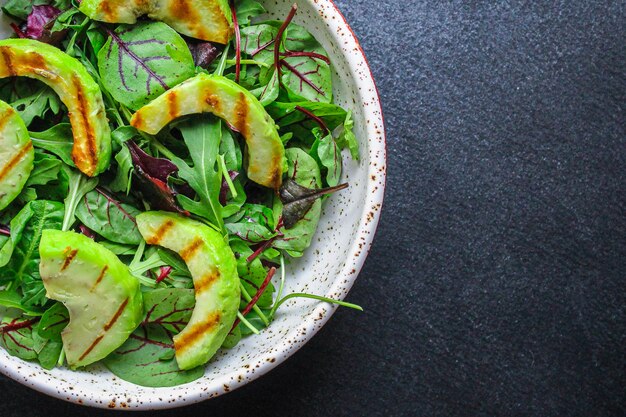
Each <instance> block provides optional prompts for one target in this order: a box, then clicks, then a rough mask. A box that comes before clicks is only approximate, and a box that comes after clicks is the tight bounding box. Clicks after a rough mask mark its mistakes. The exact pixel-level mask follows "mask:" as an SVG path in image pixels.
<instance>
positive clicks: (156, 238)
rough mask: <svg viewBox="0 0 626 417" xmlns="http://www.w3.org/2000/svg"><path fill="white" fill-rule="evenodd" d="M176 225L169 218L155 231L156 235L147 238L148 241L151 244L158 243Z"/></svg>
mask: <svg viewBox="0 0 626 417" xmlns="http://www.w3.org/2000/svg"><path fill="white" fill-rule="evenodd" d="M173 226H174V221H173V220H167V221H166V222H165V223H163V224H162V225H161V226H159V228H158V229H157V230H156V232H154V235H152V236H150V238H149V239H146V242H147V243H148V244H150V245H158V244H159V243H161V240H163V236H165V234H166V233H167V232H168V231H169V230H170V229H171V228H172V227H173Z"/></svg>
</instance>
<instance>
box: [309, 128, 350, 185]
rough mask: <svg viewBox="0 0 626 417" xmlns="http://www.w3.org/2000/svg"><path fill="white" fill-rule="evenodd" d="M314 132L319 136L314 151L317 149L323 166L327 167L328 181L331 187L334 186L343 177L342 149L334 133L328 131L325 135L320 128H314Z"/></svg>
mask: <svg viewBox="0 0 626 417" xmlns="http://www.w3.org/2000/svg"><path fill="white" fill-rule="evenodd" d="M313 134H314V135H315V137H316V138H317V140H316V141H315V144H314V145H313V148H312V151H316V152H315V153H316V155H314V156H317V157H318V158H319V160H320V162H321V163H322V166H323V167H325V168H326V183H327V184H328V186H329V187H334V186H336V185H337V184H339V179H340V178H341V168H342V163H343V161H342V159H341V149H340V148H339V145H337V142H335V139H334V138H333V135H332V134H331V133H328V134H327V135H323V133H322V131H321V130H320V129H319V128H316V129H313Z"/></svg>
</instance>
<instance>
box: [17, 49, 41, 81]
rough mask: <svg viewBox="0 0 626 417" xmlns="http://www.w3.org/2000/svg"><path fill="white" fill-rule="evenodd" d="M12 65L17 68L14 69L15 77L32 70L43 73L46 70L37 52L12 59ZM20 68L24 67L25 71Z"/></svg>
mask: <svg viewBox="0 0 626 417" xmlns="http://www.w3.org/2000/svg"><path fill="white" fill-rule="evenodd" d="M13 65H14V66H16V65H17V68H15V71H16V72H17V75H20V74H23V73H25V72H30V71H33V70H43V71H45V70H46V69H48V66H47V65H46V60H45V58H44V57H43V56H42V55H40V54H38V53H37V52H27V53H25V54H23V55H22V56H18V57H14V58H13ZM22 67H26V69H24V68H22ZM35 72H36V71H35Z"/></svg>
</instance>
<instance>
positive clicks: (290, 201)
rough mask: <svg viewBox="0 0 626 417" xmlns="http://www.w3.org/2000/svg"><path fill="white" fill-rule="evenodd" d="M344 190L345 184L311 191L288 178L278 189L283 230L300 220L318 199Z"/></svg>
mask: <svg viewBox="0 0 626 417" xmlns="http://www.w3.org/2000/svg"><path fill="white" fill-rule="evenodd" d="M346 188H348V184H347V183H345V184H341V185H337V186H336V187H329V188H322V189H311V188H307V187H303V186H301V185H300V184H298V183H297V182H296V181H294V180H293V179H291V178H288V179H287V180H285V181H284V182H283V185H282V187H281V188H280V200H281V201H282V203H283V214H282V220H283V224H284V226H285V228H287V229H291V228H292V227H294V226H295V225H296V223H297V222H298V221H300V220H302V218H304V216H305V215H306V213H307V212H308V211H309V210H310V209H311V207H312V206H313V203H315V201H316V200H317V199H318V198H321V197H322V196H324V195H327V194H332V193H334V192H337V191H339V190H343V189H346Z"/></svg>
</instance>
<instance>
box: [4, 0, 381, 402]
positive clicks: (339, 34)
mask: <svg viewBox="0 0 626 417" xmlns="http://www.w3.org/2000/svg"><path fill="white" fill-rule="evenodd" d="M298 1H306V2H308V3H310V4H311V6H312V7H313V8H314V9H315V10H316V11H317V12H318V14H319V15H320V17H321V19H322V20H323V21H324V23H325V24H326V26H327V28H328V30H329V34H331V36H332V38H333V39H334V41H335V42H336V43H337V44H338V45H341V48H342V53H343V55H344V56H345V58H346V62H347V63H348V66H349V69H350V71H351V74H352V75H353V76H354V75H356V74H359V76H360V77H361V78H360V80H359V81H357V85H358V87H359V98H360V103H361V104H365V105H364V117H365V119H366V120H368V121H369V123H368V124H367V126H366V136H367V139H366V140H367V142H368V146H369V155H368V167H369V169H368V183H367V187H366V198H365V204H364V206H363V211H362V213H361V216H360V222H359V225H358V227H357V230H356V233H355V236H356V238H355V239H354V240H353V244H352V246H351V247H350V249H349V250H348V252H347V256H346V259H352V260H351V261H350V262H346V263H345V265H344V268H343V269H342V271H341V272H340V273H339V274H338V275H337V278H336V279H335V281H334V283H333V285H332V286H331V288H330V289H329V290H328V292H327V295H328V296H331V295H333V294H341V297H340V298H341V299H344V298H345V296H346V295H347V294H348V291H349V290H350V289H351V288H352V285H353V284H354V281H355V280H356V278H357V276H358V274H359V272H360V270H361V268H362V267H363V264H364V262H365V259H366V257H367V255H368V253H369V250H370V248H371V245H372V241H373V239H374V234H375V231H376V228H377V226H378V221H379V219H380V213H381V209H382V203H383V198H384V190H385V181H386V138H385V129H384V117H383V113H382V108H381V104H380V96H379V93H378V89H377V87H376V84H375V82H374V78H373V75H372V71H371V68H370V66H369V63H368V62H367V59H366V57H365V53H364V51H363V49H362V47H361V45H360V43H359V41H358V39H357V37H356V35H355V33H354V31H353V30H352V28H351V27H350V25H349V24H348V22H347V21H346V18H345V17H344V15H343V14H342V13H341V11H340V10H339V8H338V7H337V5H336V4H335V3H334V2H333V1H332V0H298ZM344 30H347V31H348V32H349V33H346V32H345V31H344ZM351 43H352V44H353V45H350V44H351ZM348 47H350V48H348ZM336 308H337V307H336V306H329V305H328V304H325V303H320V304H319V305H318V306H316V307H315V309H314V310H313V311H311V313H310V314H309V315H308V320H306V321H305V322H303V323H302V325H301V326H298V327H296V328H294V329H293V330H291V331H290V332H289V333H288V334H287V336H286V337H284V338H283V339H282V340H281V342H280V343H278V344H277V345H276V346H275V352H276V354H275V355H274V357H275V358H276V360H274V361H263V362H260V363H258V364H257V365H258V367H257V369H256V372H255V373H254V374H253V375H250V376H247V377H246V378H245V379H243V380H234V381H233V380H232V379H231V378H230V376H231V375H230V374H224V375H223V376H222V377H221V378H218V379H216V380H215V381H213V384H212V385H214V386H218V387H219V388H218V389H216V390H214V391H213V392H211V391H210V390H209V391H207V390H206V389H203V388H202V386H190V387H188V388H186V391H185V395H184V398H181V396H180V395H177V394H178V393H179V392H178V391H176V390H175V389H172V395H171V396H167V395H162V393H159V395H155V396H154V398H151V399H146V401H145V402H143V403H139V402H138V401H135V402H134V403H133V404H128V406H127V407H119V404H118V405H117V406H116V404H115V401H113V403H111V401H110V400H111V395H110V394H108V393H103V394H102V396H101V398H96V397H87V398H86V397H83V398H81V401H78V403H79V404H82V405H87V406H92V407H96V408H117V409H120V408H121V409H125V410H131V411H132V410H137V411H139V410H159V409H169V408H176V407H181V406H185V405H189V404H194V403H198V402H201V401H205V400H207V399H209V398H214V397H216V396H219V395H221V394H224V393H228V392H230V391H233V390H235V389H237V388H239V387H241V386H243V385H245V384H247V383H249V382H251V381H253V380H255V379H257V378H259V377H260V376H262V375H264V374H265V373H267V372H269V371H270V370H272V369H273V368H275V367H276V366H278V365H279V364H281V363H282V362H284V361H285V360H286V359H287V358H288V357H290V356H291V355H293V354H294V353H295V352H297V351H298V350H299V349H300V348H301V347H302V346H304V344H305V343H306V342H308V341H309V340H310V339H311V338H312V337H313V336H315V334H316V333H317V332H318V331H319V330H320V329H321V328H322V327H323V326H324V324H325V323H326V322H327V321H328V320H329V319H330V317H331V316H332V315H333V313H334V312H335V310H336ZM296 336H297V337H296ZM13 365H14V366H13V367H7V366H2V367H0V373H2V374H4V375H6V376H7V377H9V378H12V379H14V380H15V381H17V382H19V383H21V384H23V385H26V386H28V387H30V388H33V389H34V390H36V391H39V392H41V393H43V394H46V395H49V396H51V397H55V398H59V399H61V400H65V401H69V402H73V403H76V402H77V399H76V398H75V397H71V396H70V397H68V396H66V395H65V394H64V393H63V387H60V386H59V385H58V383H59V381H55V382H57V384H52V383H50V382H52V381H50V379H49V378H47V377H45V376H43V375H42V374H37V375H32V377H31V378H25V377H24V375H23V374H20V372H19V369H20V366H19V362H15V363H14V364H13ZM68 388H69V387H68ZM173 388H176V387H173ZM172 399H174V401H172ZM176 400H177V401H176Z"/></svg>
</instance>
